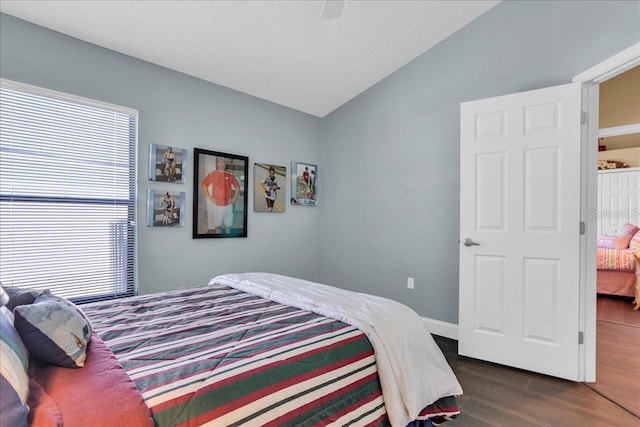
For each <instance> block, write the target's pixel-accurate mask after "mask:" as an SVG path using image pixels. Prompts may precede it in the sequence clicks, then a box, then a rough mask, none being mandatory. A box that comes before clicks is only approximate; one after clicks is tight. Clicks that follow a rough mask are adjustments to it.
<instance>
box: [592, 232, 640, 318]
mask: <svg viewBox="0 0 640 427" xmlns="http://www.w3.org/2000/svg"><path fill="white" fill-rule="evenodd" d="M618 233H619V234H616V235H611V236H607V235H605V236H602V237H600V239H599V240H598V248H597V250H596V266H597V273H596V274H597V275H596V284H597V292H598V294H601V295H617V296H623V297H633V298H635V300H634V303H635V309H636V310H637V309H638V308H640V298H639V296H638V291H639V288H640V262H639V260H638V258H639V256H640V232H639V230H638V227H636V226H635V225H633V224H625V225H624V226H623V227H621V228H620V229H619V230H618Z"/></svg>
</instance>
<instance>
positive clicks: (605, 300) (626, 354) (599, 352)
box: [587, 296, 640, 425]
mask: <svg viewBox="0 0 640 427" xmlns="http://www.w3.org/2000/svg"><path fill="white" fill-rule="evenodd" d="M631 300H632V298H619V297H609V296H598V305H597V324H596V335H597V336H596V347H597V348H596V382H595V383H589V384H587V385H588V386H589V387H591V388H592V389H593V390H595V391H597V392H599V393H601V394H602V395H604V396H605V397H607V398H609V399H611V400H613V401H614V402H617V403H618V404H619V405H621V406H622V407H624V408H625V409H627V410H628V411H629V412H632V413H633V414H635V415H636V416H638V417H640V311H635V310H633V304H631ZM639 425H640V423H639Z"/></svg>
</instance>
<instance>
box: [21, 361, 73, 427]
mask: <svg viewBox="0 0 640 427" xmlns="http://www.w3.org/2000/svg"><path fill="white" fill-rule="evenodd" d="M49 366H50V365H49ZM55 369H63V368H55ZM74 372H77V371H75V370H74ZM27 403H28V404H29V417H28V419H29V425H30V426H38V427H62V425H63V424H62V412H61V411H60V408H59V407H58V404H57V403H56V401H55V400H53V398H52V397H51V396H49V394H47V392H46V391H45V390H44V388H42V386H41V385H40V383H39V382H38V381H37V380H36V367H35V363H32V364H31V365H30V366H29V400H28V401H27ZM78 407H79V408H80V406H79V405H78Z"/></svg>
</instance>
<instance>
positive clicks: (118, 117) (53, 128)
mask: <svg viewBox="0 0 640 427" xmlns="http://www.w3.org/2000/svg"><path fill="white" fill-rule="evenodd" d="M0 103H1V104H0V282H1V283H2V285H3V286H19V287H30V288H39V289H50V290H51V292H53V293H54V294H56V295H59V296H62V297H65V298H69V299H71V300H73V301H76V302H83V301H91V300H96V299H106V298H116V297H120V296H129V295H134V294H135V293H136V291H137V265H136V264H137V257H136V226H135V218H136V191H137V188H136V147H137V121H138V119H137V112H136V111H134V110H129V109H126V108H122V107H117V106H112V105H108V104H103V103H99V102H95V101H91V100H87V99H83V98H78V97H74V96H70V95H65V94H61V93H58V92H53V91H48V90H45V89H41V88H36V87H33V86H27V85H22V84H19V83H16V82H11V81H8V80H4V79H3V80H1V87H0Z"/></svg>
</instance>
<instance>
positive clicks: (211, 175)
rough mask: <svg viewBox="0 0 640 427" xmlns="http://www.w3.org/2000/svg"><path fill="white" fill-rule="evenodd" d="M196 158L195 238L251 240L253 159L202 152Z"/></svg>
mask: <svg viewBox="0 0 640 427" xmlns="http://www.w3.org/2000/svg"><path fill="white" fill-rule="evenodd" d="M193 157H194V160H193V163H194V168H193V169H194V177H193V238H194V239H200V238H228V237H247V213H248V209H247V208H248V201H249V192H248V191H247V183H248V181H249V157H247V156H241V155H238V154H230V153H222V152H219V151H211V150H205V149H201V148H194V156H193ZM219 159H223V160H224V165H223V167H224V170H222V173H221V169H219V167H220V166H219V165H218V160H219ZM236 186H237V187H236ZM236 188H237V194H236ZM216 196H218V197H216ZM220 198H222V199H223V200H222V203H220V200H219V199H220ZM214 202H215V203H214Z"/></svg>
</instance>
